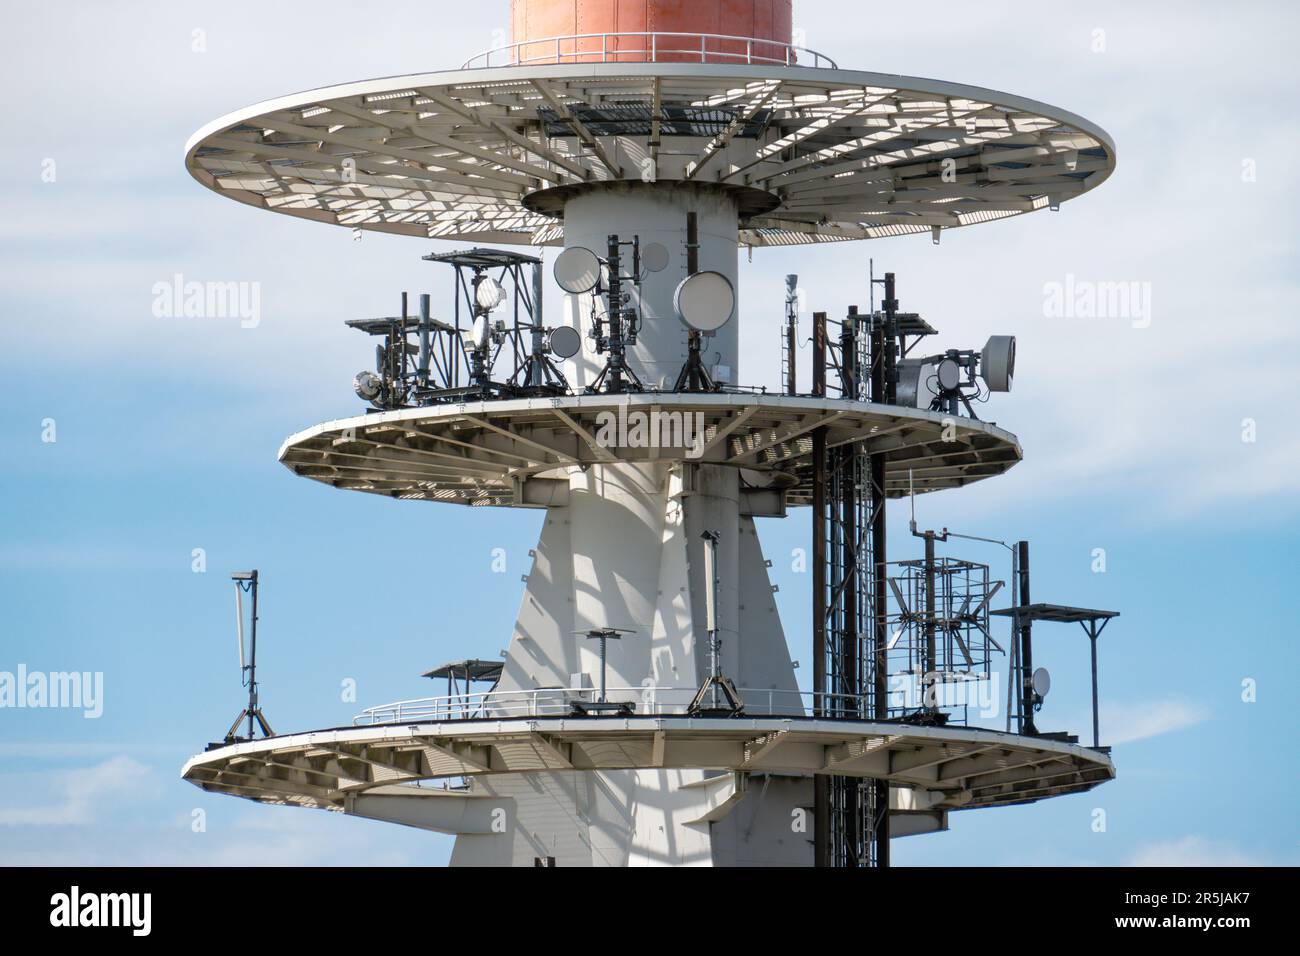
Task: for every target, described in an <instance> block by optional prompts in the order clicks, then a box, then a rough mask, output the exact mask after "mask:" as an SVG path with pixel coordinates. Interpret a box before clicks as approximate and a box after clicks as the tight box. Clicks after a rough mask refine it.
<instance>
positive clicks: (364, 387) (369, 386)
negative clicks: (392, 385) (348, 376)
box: [352, 370, 384, 402]
mask: <svg viewBox="0 0 1300 956" xmlns="http://www.w3.org/2000/svg"><path fill="white" fill-rule="evenodd" d="M383 387H384V383H383V382H382V381H381V380H380V378H379V376H378V375H376V374H375V373H374V372H371V371H369V370H367V371H364V372H357V374H356V377H355V378H353V379H352V388H353V389H354V390H355V391H356V393H357V398H361V399H364V400H365V401H367V402H373V401H374V400H375V399H376V398H378V397H379V393H380V392H381V391H382V390H383Z"/></svg>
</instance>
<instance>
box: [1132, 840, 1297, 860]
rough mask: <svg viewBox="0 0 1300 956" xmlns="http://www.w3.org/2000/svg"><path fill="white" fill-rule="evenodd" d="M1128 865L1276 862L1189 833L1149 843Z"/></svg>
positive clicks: (1135, 854) (1226, 842)
mask: <svg viewBox="0 0 1300 956" xmlns="http://www.w3.org/2000/svg"><path fill="white" fill-rule="evenodd" d="M1125 863H1126V865H1127V866H1195V867H1203V866H1275V865H1278V861H1277V860H1272V859H1269V858H1267V857H1265V856H1263V855H1261V854H1258V853H1251V852H1248V851H1246V850H1243V849H1241V848H1240V847H1239V846H1237V845H1236V844H1235V843H1233V842H1231V841H1229V840H1212V839H1210V838H1208V837H1204V836H1199V835H1196V834H1190V835H1188V836H1183V837H1179V838H1178V839H1176V840H1165V841H1162V842H1160V843H1151V844H1148V845H1147V846H1144V847H1142V848H1140V849H1138V850H1137V851H1136V852H1134V853H1133V855H1132V856H1130V857H1129V858H1128V859H1127V860H1126V861H1125Z"/></svg>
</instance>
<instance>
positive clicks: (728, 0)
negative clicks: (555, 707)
mask: <svg viewBox="0 0 1300 956" xmlns="http://www.w3.org/2000/svg"><path fill="white" fill-rule="evenodd" d="M792 2H793V0H511V3H510V20H511V31H512V34H513V38H514V42H515V43H517V44H520V46H519V47H518V48H517V50H516V53H515V57H514V62H517V63H557V62H558V63H592V62H596V63H598V62H602V61H605V62H614V63H617V62H623V63H637V62H649V61H656V62H660V63H663V62H684V63H732V64H735V63H745V62H754V63H766V64H772V63H793V62H794V51H793V50H790V49H789V46H788V45H789V43H790V37H791V31H792V27H791V15H792V14H791V6H792ZM673 34H676V35H673ZM720 37H740V38H743V39H720ZM555 38H561V39H558V40H557V39H555ZM764 40H766V41H775V42H767V43H764V42H762V41H764Z"/></svg>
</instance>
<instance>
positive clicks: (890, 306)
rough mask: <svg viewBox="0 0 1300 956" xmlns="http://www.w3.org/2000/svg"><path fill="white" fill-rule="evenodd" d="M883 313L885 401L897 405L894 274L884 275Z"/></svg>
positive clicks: (896, 310) (896, 302)
mask: <svg viewBox="0 0 1300 956" xmlns="http://www.w3.org/2000/svg"><path fill="white" fill-rule="evenodd" d="M880 307H881V308H882V309H883V310H884V312H885V401H886V402H887V403H888V404H890V405H897V404H898V367H897V360H898V356H897V354H896V352H895V348H894V344H895V343H896V342H897V341H898V318H897V314H898V298H897V295H896V294H895V290H894V274H893V273H892V272H886V273H885V298H884V301H882V302H881V303H880Z"/></svg>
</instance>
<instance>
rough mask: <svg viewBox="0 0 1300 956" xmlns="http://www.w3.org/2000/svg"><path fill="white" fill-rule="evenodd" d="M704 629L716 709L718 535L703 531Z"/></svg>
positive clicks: (719, 660)
mask: <svg viewBox="0 0 1300 956" xmlns="http://www.w3.org/2000/svg"><path fill="white" fill-rule="evenodd" d="M700 537H702V538H703V539H704V627H705V630H707V631H708V632H709V675H710V677H712V680H711V681H709V706H711V707H712V708H713V709H714V710H717V709H718V706H719V702H718V678H720V677H721V676H722V638H721V635H720V634H719V633H718V584H719V581H718V533H717V532H716V531H705V532H704V533H703V534H702V535H700Z"/></svg>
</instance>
